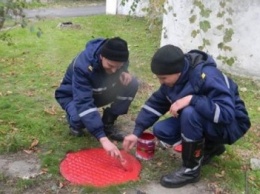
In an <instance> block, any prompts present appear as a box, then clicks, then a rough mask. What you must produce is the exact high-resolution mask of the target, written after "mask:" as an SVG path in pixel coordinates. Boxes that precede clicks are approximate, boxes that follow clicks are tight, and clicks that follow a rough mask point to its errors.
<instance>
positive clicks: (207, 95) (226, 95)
mask: <svg viewBox="0 0 260 194" xmlns="http://www.w3.org/2000/svg"><path fill="white" fill-rule="evenodd" d="M204 75H205V76H206V77H205V78H204V79H205V80H204V83H203V85H202V87H201V91H200V92H199V94H196V95H193V97H192V100H191V105H192V106H194V107H195V110H196V111H197V112H198V113H199V114H201V115H202V116H203V117H205V118H206V119H208V120H210V121H212V122H214V123H216V124H230V123H231V122H232V121H233V120H234V119H235V104H234V99H233V95H232V91H231V90H230V88H229V84H230V83H229V82H228V80H227V79H225V77H224V76H223V74H222V73H221V72H220V71H219V70H217V69H216V68H214V70H212V69H211V71H208V72H205V74H204Z"/></svg>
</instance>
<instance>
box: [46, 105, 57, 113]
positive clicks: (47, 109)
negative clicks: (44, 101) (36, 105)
mask: <svg viewBox="0 0 260 194" xmlns="http://www.w3.org/2000/svg"><path fill="white" fill-rule="evenodd" d="M55 108H56V107H55V106H54V105H53V106H52V107H51V108H46V107H45V108H44V112H46V113H48V114H50V115H56V114H57V112H56V110H55Z"/></svg>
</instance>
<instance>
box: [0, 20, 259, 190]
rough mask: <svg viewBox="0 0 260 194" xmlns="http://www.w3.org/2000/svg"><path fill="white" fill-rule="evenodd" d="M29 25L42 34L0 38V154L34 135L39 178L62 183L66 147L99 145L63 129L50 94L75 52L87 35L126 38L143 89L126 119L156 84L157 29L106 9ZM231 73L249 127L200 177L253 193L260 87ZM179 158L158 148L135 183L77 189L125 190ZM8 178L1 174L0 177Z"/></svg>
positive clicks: (15, 32) (21, 184)
mask: <svg viewBox="0 0 260 194" xmlns="http://www.w3.org/2000/svg"><path fill="white" fill-rule="evenodd" d="M65 21H72V22H73V23H74V24H79V25H80V26H81V27H80V28H65V29H60V28H58V27H57V25H58V24H59V23H60V22H65ZM30 25H32V26H33V27H34V29H36V30H37V28H40V29H41V30H42V32H43V34H42V36H41V37H40V38H37V36H36V35H35V32H32V31H30V30H29V28H19V27H16V28H13V29H12V30H10V31H9V32H8V33H9V34H10V35H11V37H12V42H13V44H12V45H9V46H8V45H7V43H6V42H1V43H0V69H1V71H0V82H1V86H0V99H1V100H0V110H1V114H0V125H1V128H0V153H1V154H4V153H10V152H17V151H20V150H24V149H29V147H30V146H31V143H32V142H33V140H35V139H36V140H38V141H39V144H38V145H37V146H36V148H35V149H36V151H37V153H38V155H39V157H40V159H41V163H42V168H44V169H47V170H48V173H47V174H48V175H45V176H46V177H44V176H43V178H42V179H41V180H40V181H42V182H44V181H46V180H49V178H50V177H49V176H50V175H51V179H53V180H54V181H55V182H59V181H63V178H62V177H61V176H60V174H59V163H60V161H61V160H62V159H63V158H64V156H65V154H66V153H67V152H68V151H69V150H71V151H75V150H79V149H82V148H91V147H99V146H100V145H99V143H98V142H97V141H96V140H95V139H94V138H93V137H92V136H90V135H86V136H85V137H82V138H75V137H71V136H69V135H68V126H67V123H66V121H65V118H64V116H65V114H64V112H63V111H62V110H61V109H60V107H59V106H58V104H57V103H56V101H55V99H54V97H53V95H54V91H55V89H56V88H57V86H58V85H59V83H60V81H61V79H62V77H63V75H64V72H65V70H66V68H67V66H68V64H69V63H70V61H71V60H72V58H73V57H75V56H76V54H77V53H78V52H79V51H81V50H83V49H84V47H85V43H86V42H87V41H88V40H90V39H92V38H97V37H112V36H120V37H122V38H124V39H126V40H127V41H128V45H129V49H130V62H131V64H130V71H131V72H132V73H133V74H134V75H135V76H137V77H138V79H139V80H140V81H141V87H140V90H139V91H138V94H137V97H136V99H135V100H134V102H133V103H132V105H131V107H130V110H129V114H130V116H131V118H135V117H136V115H137V113H138V111H139V109H140V107H141V106H142V104H143V103H144V101H145V100H146V99H147V98H148V96H149V95H150V94H151V92H152V91H154V90H155V89H156V87H157V86H158V81H157V80H156V79H155V77H154V76H153V75H152V73H151V72H150V67H149V64H150V60H151V56H152V55H153V53H154V51H155V50H156V49H157V48H158V47H159V41H160V31H159V30H156V31H153V32H149V31H147V23H146V21H145V20H144V19H142V18H129V17H123V16H105V15H101V16H91V17H79V18H66V19H65V18H64V19H50V20H48V19H45V20H40V21H32V22H31V23H30ZM30 25H29V27H30ZM0 33H1V32H0ZM232 77H233V78H234V79H235V80H236V81H237V82H238V84H239V86H240V88H246V89H247V91H244V90H242V91H240V93H241V96H242V98H243V99H244V100H245V102H246V105H247V107H248V110H249V115H250V117H251V120H252V129H251V130H250V131H249V132H248V133H247V134H246V136H245V137H243V138H242V139H241V140H239V141H238V142H236V143H235V145H234V146H227V152H226V153H225V154H224V155H223V156H221V157H219V158H216V159H214V161H213V163H212V164H210V165H208V166H205V167H203V170H202V174H203V177H202V179H206V180H209V181H210V182H211V183H214V187H215V188H217V187H219V188H222V189H224V190H225V191H229V193H243V192H244V191H245V179H247V181H248V188H250V191H251V193H257V191H258V190H259V187H260V185H259V182H260V175H259V172H258V171H252V170H250V169H249V168H248V163H249V160H250V158H252V157H255V155H256V154H258V149H259V148H260V138H259V137H260V133H259V107H260V101H259V98H260V92H259V86H258V85H257V83H256V82H255V81H253V80H251V79H249V78H243V77H235V76H232ZM119 146H121V145H119ZM258 156H259V154H258ZM179 163H180V161H179V160H178V159H176V158H175V156H174V155H173V154H170V153H168V152H166V151H163V150H160V149H159V148H157V150H156V154H155V158H154V159H153V160H151V161H148V162H143V169H142V172H141V179H140V181H138V182H135V183H130V184H125V185H120V186H116V187H109V188H105V189H95V188H88V187H75V188H74V189H76V190H77V191H78V193H123V191H125V190H126V189H128V188H134V187H136V186H137V185H141V184H145V183H148V182H150V181H158V180H159V178H160V176H161V175H162V174H163V173H167V172H168V171H170V170H172V169H174V168H175V167H176V166H178V165H179ZM246 167H247V168H246ZM245 169H246V170H245ZM245 176H246V177H247V178H245ZM5 179H6V178H5V177H3V176H2V175H1V178H0V180H5ZM7 182H8V181H7ZM37 184H38V185H39V183H36V181H21V180H20V181H17V183H16V187H17V189H18V190H19V191H23V190H26V189H27V188H28V187H32V185H37ZM231 191H232V192H231Z"/></svg>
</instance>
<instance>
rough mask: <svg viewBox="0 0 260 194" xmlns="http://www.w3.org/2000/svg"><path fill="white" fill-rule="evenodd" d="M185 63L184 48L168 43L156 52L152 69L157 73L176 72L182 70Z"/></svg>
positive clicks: (167, 73)
mask: <svg viewBox="0 0 260 194" xmlns="http://www.w3.org/2000/svg"><path fill="white" fill-rule="evenodd" d="M184 64H185V62H184V54H183V52H182V50H181V49H180V48H179V47H176V46H173V45H169V44H168V45H165V46H163V47H161V48H160V49H158V50H157V51H156V52H155V54H154V56H153V58H152V62H151V70H152V72H153V73H154V74H156V75H169V74H175V73H180V72H181V71H182V69H183V67H184Z"/></svg>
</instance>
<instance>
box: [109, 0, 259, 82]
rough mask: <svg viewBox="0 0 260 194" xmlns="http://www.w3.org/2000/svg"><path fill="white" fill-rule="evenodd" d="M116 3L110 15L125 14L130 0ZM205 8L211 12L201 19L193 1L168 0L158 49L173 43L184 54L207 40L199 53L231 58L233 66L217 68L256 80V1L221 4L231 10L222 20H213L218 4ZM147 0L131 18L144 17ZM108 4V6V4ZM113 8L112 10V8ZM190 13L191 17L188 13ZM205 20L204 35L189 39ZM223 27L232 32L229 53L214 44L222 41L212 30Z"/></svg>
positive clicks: (127, 11)
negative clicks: (194, 18)
mask: <svg viewBox="0 0 260 194" xmlns="http://www.w3.org/2000/svg"><path fill="white" fill-rule="evenodd" d="M108 1H116V2H117V3H116V4H115V3H114V5H117V8H116V12H114V14H124V15H127V14H129V11H130V10H131V9H130V6H131V5H132V2H133V0H128V2H126V4H125V6H122V5H121V0H107V2H108ZM202 2H203V5H204V6H205V8H207V9H209V10H211V11H212V12H211V13H210V17H209V18H204V17H202V16H201V14H200V9H199V8H198V7H196V6H195V5H194V4H193V0H168V1H167V3H166V4H165V8H166V9H167V10H168V7H172V8H173V9H172V10H170V11H169V10H168V13H167V14H166V15H163V26H162V27H163V30H162V36H161V46H163V45H165V44H174V45H177V46H179V47H181V48H182V49H183V51H184V52H187V51H189V50H191V49H197V48H198V46H200V45H202V39H203V38H206V39H208V40H210V46H206V47H205V48H204V49H203V50H204V51H206V52H208V53H210V54H211V55H213V56H214V57H215V58H216V57H217V56H219V55H220V56H227V57H235V58H236V60H235V63H234V64H232V66H228V65H227V64H223V63H222V61H220V60H217V62H218V66H219V67H221V68H222V69H225V70H226V71H228V72H231V73H233V74H240V75H241V74H243V75H247V76H248V75H249V76H252V77H256V78H260V65H259V64H258V63H259V61H260V55H259V54H258V52H259V51H260V36H259V35H258V34H259V32H260V25H259V21H260V11H259V10H260V1H259V0H241V1H237V0H233V1H232V2H231V4H230V3H229V2H228V1H225V2H226V3H227V5H226V6H225V7H226V8H227V7H231V8H232V9H233V11H234V12H233V13H232V15H230V14H228V13H227V11H226V14H225V16H224V17H217V13H218V12H219V11H221V9H222V8H221V7H220V5H219V1H208V0H203V1H202ZM148 3H149V0H141V2H140V3H139V4H138V7H137V9H136V12H135V13H132V12H130V13H131V14H132V15H136V16H144V15H145V12H143V11H142V8H143V7H147V6H148V5H149V4H148ZM110 5H111V4H110ZM114 9H115V8H114ZM192 10H193V13H192V14H191V11H192ZM192 15H196V16H197V19H196V21H195V22H194V23H191V22H190V20H189V18H190V17H191V16H192ZM229 17H230V18H231V20H232V24H228V23H227V22H226V19H227V18H229ZM204 19H207V20H208V21H209V22H210V25H211V28H210V29H209V30H208V31H207V32H206V33H204V32H203V31H202V32H201V33H200V34H199V35H197V36H196V37H195V38H193V37H192V36H191V32H192V31H193V30H194V29H199V21H202V20H204ZM221 24H223V25H224V26H225V27H226V28H231V29H232V30H233V31H234V35H233V36H232V41H231V42H228V43H227V45H228V46H229V47H230V48H232V51H223V50H220V49H219V48H218V46H217V45H218V43H220V42H223V40H222V39H223V36H224V32H223V30H218V29H217V28H216V27H217V26H218V25H221Z"/></svg>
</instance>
